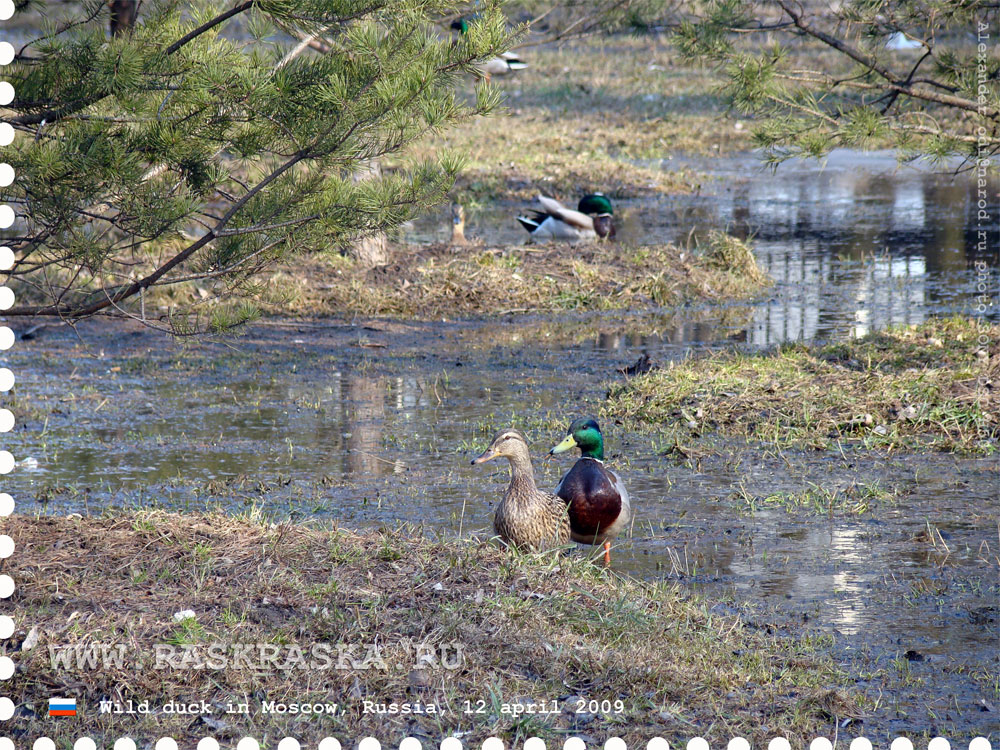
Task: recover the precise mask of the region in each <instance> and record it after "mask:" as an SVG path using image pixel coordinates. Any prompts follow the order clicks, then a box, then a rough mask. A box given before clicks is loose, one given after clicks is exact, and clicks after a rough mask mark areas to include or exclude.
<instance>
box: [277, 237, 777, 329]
mask: <svg viewBox="0 0 1000 750" xmlns="http://www.w3.org/2000/svg"><path fill="white" fill-rule="evenodd" d="M324 264H325V261H324V260H323V259H315V260H313V261H311V262H309V263H305V264H300V265H299V266H297V267H295V268H290V269H288V271H287V272H286V273H285V274H284V275H283V281H285V282H287V281H288V280H289V279H292V280H294V281H296V282H297V283H296V291H295V293H294V295H293V299H292V300H291V302H290V303H289V302H286V303H285V306H284V307H283V310H284V311H285V312H291V313H292V314H302V315H308V314H319V315H323V314H343V313H357V314H361V315H392V316H402V317H418V318H419V317H437V316H440V315H447V316H449V317H451V316H456V315H466V316H476V315H483V314H485V315H495V314H497V313H502V312H560V311H565V310H621V309H648V308H655V307H669V306H674V305H679V304H683V303H686V302H691V301H728V300H733V299H748V298H750V297H753V296H755V295H757V294H759V293H760V292H761V290H762V289H764V288H766V287H767V286H769V285H770V283H771V281H770V279H769V278H768V277H767V275H766V274H765V273H764V272H763V271H762V270H761V269H760V268H759V266H758V265H757V262H756V260H755V258H754V255H753V252H752V250H751V249H750V246H749V244H747V243H746V242H744V241H743V240H740V239H738V238H736V237H731V236H729V235H726V234H724V233H722V232H717V231H712V232H709V233H708V234H707V235H706V237H705V239H704V240H703V241H702V242H701V244H700V245H694V244H692V246H691V247H680V246H678V245H673V244H659V245H643V246H629V245H626V244H623V243H615V242H600V243H588V244H581V245H577V246H570V245H568V244H566V243H553V244H549V245H539V246H532V247H521V246H518V247H506V248H504V247H480V248H457V249H456V248H451V247H448V246H442V245H438V246H432V247H419V248H412V249H411V250H409V251H406V250H404V249H402V248H401V249H399V251H398V252H397V255H396V259H395V262H394V263H393V264H392V265H391V266H389V267H388V268H385V269H376V270H375V271H371V272H369V271H366V270H364V269H359V268H343V267H342V266H343V264H340V265H338V267H337V269H336V271H335V272H336V273H337V275H336V277H335V278H336V281H335V283H330V284H317V283H316V280H317V279H319V278H322V277H323V276H324V275H326V276H331V274H332V273H334V271H333V270H331V269H330V268H329V267H325V266H324ZM274 312H278V310H275V311H274Z"/></svg>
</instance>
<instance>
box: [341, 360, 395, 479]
mask: <svg viewBox="0 0 1000 750" xmlns="http://www.w3.org/2000/svg"><path fill="white" fill-rule="evenodd" d="M385 393H386V390H385V383H384V382H383V381H382V379H381V378H377V377H372V376H369V375H364V374H362V373H357V372H354V373H351V374H349V375H347V376H346V378H345V388H344V394H345V397H346V399H347V404H346V408H345V410H344V415H345V425H346V427H347V429H346V432H348V433H349V434H350V437H348V438H347V457H346V469H347V473H348V474H350V475H352V476H353V477H357V476H359V475H369V476H382V475H383V474H386V473H388V470H389V469H390V468H391V465H390V464H389V463H388V462H386V461H385V460H384V459H382V457H381V456H380V454H381V452H382V426H383V422H384V420H385Z"/></svg>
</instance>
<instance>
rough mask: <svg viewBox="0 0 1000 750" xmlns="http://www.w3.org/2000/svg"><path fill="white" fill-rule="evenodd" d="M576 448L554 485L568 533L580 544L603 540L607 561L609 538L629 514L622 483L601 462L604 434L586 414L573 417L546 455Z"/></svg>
mask: <svg viewBox="0 0 1000 750" xmlns="http://www.w3.org/2000/svg"><path fill="white" fill-rule="evenodd" d="M573 448H579V449H580V458H579V459H578V460H577V462H576V463H575V464H574V465H573V468H572V469H570V470H569V471H568V472H566V475H565V476H564V477H563V478H562V480H561V481H560V482H559V485H558V486H557V487H556V495H558V496H559V497H560V498H561V499H562V500H563V501H565V502H566V504H567V505H568V506H569V524H570V536H571V538H572V539H573V541H574V542H579V543H581V544H594V545H597V544H603V545H604V562H605V564H610V563H611V540H612V539H614V538H615V537H616V536H617V535H618V534H619V533H620V532H621V530H622V529H624V528H625V526H627V525H628V522H629V519H630V518H631V517H632V506H631V504H630V503H629V497H628V491H627V490H626V489H625V483H624V482H623V481H622V478H621V477H620V476H618V474H616V473H615V472H613V471H611V469H609V468H608V467H606V466H605V465H604V436H603V435H602V434H601V428H600V427H599V426H598V424H597V422H596V421H595V420H593V419H591V418H589V417H581V418H579V419H575V420H573V423H572V424H571V425H570V426H569V431H568V432H567V434H566V437H565V438H564V439H563V441H562V442H561V443H559V445H557V446H555V447H554V448H553V449H552V450H550V451H549V455H555V454H557V453H565V452H566V451H568V450H571V449H573Z"/></svg>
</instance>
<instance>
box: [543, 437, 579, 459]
mask: <svg viewBox="0 0 1000 750" xmlns="http://www.w3.org/2000/svg"><path fill="white" fill-rule="evenodd" d="M575 447H576V438H574V437H573V436H572V435H567V436H566V437H564V438H563V441H562V442H561V443H559V445H557V446H556V447H555V448H553V449H552V450H550V451H549V455H550V456H554V455H555V454H557V453H565V452H566V451H568V450H569V449H570V448H575Z"/></svg>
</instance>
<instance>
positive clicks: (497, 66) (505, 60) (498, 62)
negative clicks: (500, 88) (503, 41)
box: [451, 18, 528, 81]
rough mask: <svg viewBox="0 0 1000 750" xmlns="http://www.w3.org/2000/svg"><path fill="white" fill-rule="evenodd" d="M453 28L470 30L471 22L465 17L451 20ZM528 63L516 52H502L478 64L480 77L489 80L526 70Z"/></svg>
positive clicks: (460, 30) (466, 31) (465, 31)
mask: <svg viewBox="0 0 1000 750" xmlns="http://www.w3.org/2000/svg"><path fill="white" fill-rule="evenodd" d="M451 28H453V29H455V31H457V32H459V33H460V34H467V33H468V32H469V22H468V21H467V20H466V19H464V18H459V19H458V20H457V21H452V22H451ZM527 67H528V63H526V62H524V61H523V60H522V59H521V57H520V55H518V54H517V53H516V52H501V53H500V54H499V55H497V56H496V57H491V58H490V59H489V60H486V61H484V62H482V63H480V64H479V65H477V66H476V70H477V71H478V72H479V77H480V78H484V79H486V81H489V80H490V78H491V77H492V76H505V75H507V74H508V73H513V72H515V71H518V70H524V69H525V68H527Z"/></svg>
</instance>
